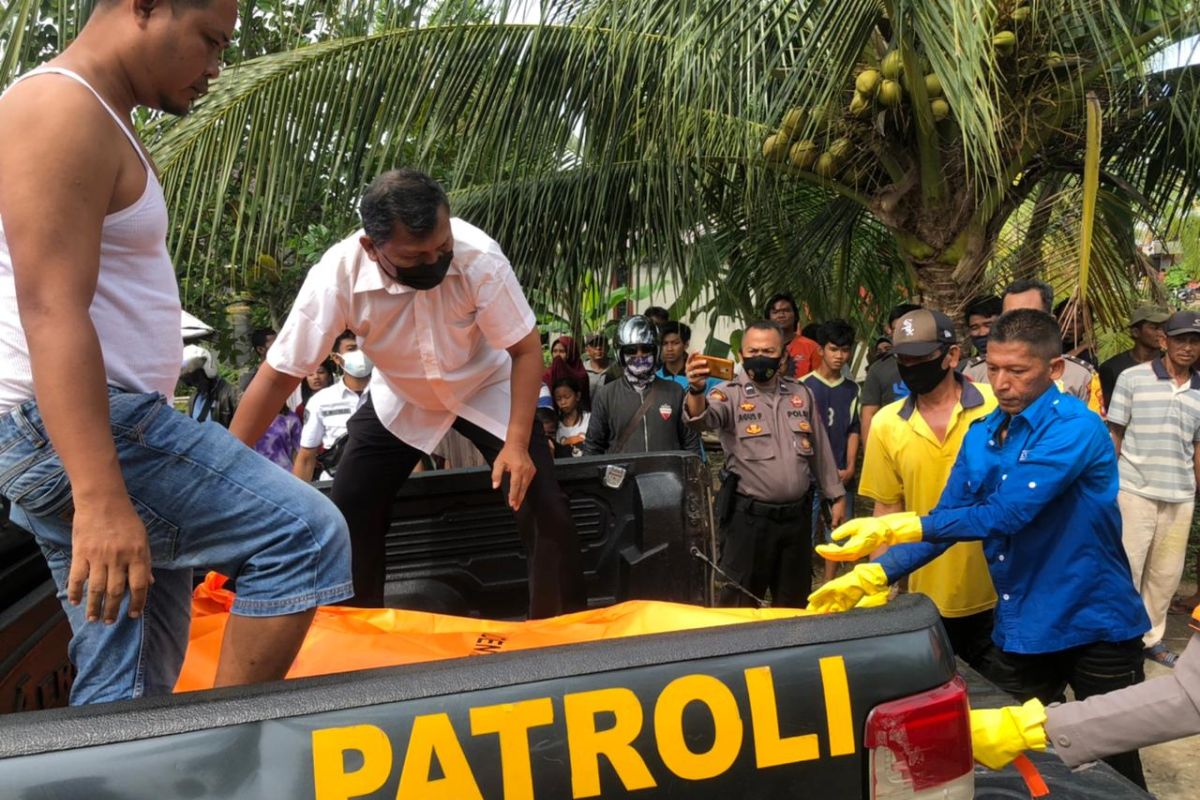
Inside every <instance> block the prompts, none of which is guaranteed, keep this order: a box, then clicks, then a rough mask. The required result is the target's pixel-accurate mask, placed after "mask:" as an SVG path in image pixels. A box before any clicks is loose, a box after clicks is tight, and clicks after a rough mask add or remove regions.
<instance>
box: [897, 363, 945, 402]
mask: <svg viewBox="0 0 1200 800" xmlns="http://www.w3.org/2000/svg"><path fill="white" fill-rule="evenodd" d="M945 360H946V354H945V353H942V354H941V355H939V356H938V357H937V358H935V359H932V360H930V361H922V362H921V363H920V364H913V365H912V366H908V365H906V364H904V363H902V362H900V361H897V362H896V366H897V367H899V368H900V380H902V381H904V385H905V386H907V387H908V390H909V391H910V392H912V393H913V394H917V395H921V394H929V393H930V392H932V391H933V390H934V389H936V388H937V387H938V384H940V383H941V382H942V380H943V379H944V378H945V377H946V373H947V372H949V371H950V368H949V367H943V366H942V362H943V361H945Z"/></svg>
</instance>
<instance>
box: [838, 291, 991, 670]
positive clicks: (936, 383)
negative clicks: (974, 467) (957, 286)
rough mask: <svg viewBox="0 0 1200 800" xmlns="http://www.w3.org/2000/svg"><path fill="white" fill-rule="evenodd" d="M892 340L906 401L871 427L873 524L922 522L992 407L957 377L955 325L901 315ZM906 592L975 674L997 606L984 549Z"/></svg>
mask: <svg viewBox="0 0 1200 800" xmlns="http://www.w3.org/2000/svg"><path fill="white" fill-rule="evenodd" d="M892 339H893V342H894V346H893V352H895V353H896V356H895V358H896V359H897V366H898V367H899V369H900V376H901V377H902V378H903V379H904V383H905V384H906V385H907V386H908V388H909V389H910V390H911V392H912V394H910V395H909V396H908V397H907V398H905V399H903V400H897V401H896V402H894V403H891V404H890V405H887V406H884V407H883V408H882V409H880V410H879V412H878V413H877V414H876V415H875V418H874V419H873V420H872V422H871V432H870V436H869V438H868V439H867V451H866V456H865V460H864V462H863V471H862V479H861V482H860V484H859V492H860V493H862V494H863V495H865V496H867V497H870V498H871V499H872V500H874V501H875V516H877V517H878V516H882V515H884V514H891V513H894V512H897V511H912V512H914V513H917V514H926V513H928V512H929V511H930V510H931V509H932V508H933V507H934V506H936V505H937V502H938V498H939V497H941V494H942V489H943V488H945V486H946V480H947V479H948V478H949V476H950V469H951V468H952V467H953V466H954V461H955V459H956V458H957V457H958V449H959V446H960V445H961V444H962V440H963V436H964V435H965V434H966V432H967V428H968V427H970V425H971V423H972V422H974V421H975V420H977V419H980V418H982V417H985V416H987V415H988V414H989V413H991V411H992V410H993V409H994V408H995V407H996V398H995V396H994V395H993V394H992V391H991V387H989V386H987V385H986V384H975V383H972V382H970V381H969V380H966V379H964V378H963V377H962V376H960V375H959V374H958V373H957V371H956V369H955V367H957V366H958V361H959V358H960V357H961V352H960V350H959V347H958V345H957V344H956V343H955V342H956V339H955V335H954V323H953V322H951V321H950V319H949V318H948V317H946V316H945V315H944V314H942V313H941V312H938V311H930V310H928V309H921V310H919V311H912V312H910V313H908V314H906V315H905V316H903V317H901V318H900V319H898V320H897V321H896V324H895V325H894V328H893V334H892ZM908 588H909V591H913V592H921V593H922V594H925V595H928V596H929V598H930V599H931V600H933V602H934V604H935V605H936V606H937V607H938V611H939V613H940V614H941V615H942V623H943V625H945V627H946V632H947V633H948V634H949V635H950V643H951V645H952V646H953V647H954V652H955V653H956V654H957V655H959V656H961V657H962V658H963V660H965V661H966V662H967V663H969V664H972V665H973V666H974V665H975V664H976V663H977V662H978V660H979V659H980V657H981V656H982V655H983V653H985V652H986V651H987V650H988V648H989V646H990V644H991V636H992V609H993V608H994V607H995V605H996V592H995V590H994V589H993V588H992V579H991V575H990V574H989V572H988V566H987V561H986V560H985V559H984V556H983V545H982V544H981V543H979V542H962V543H959V544H956V545H954V546H953V547H951V548H950V549H949V550H947V551H946V552H945V553H943V554H942V555H941V556H939V557H938V558H936V559H935V560H933V561H932V562H930V563H929V564H928V565H926V566H924V567H922V568H920V569H918V570H916V571H915V572H913V573H912V574H910V575H909V577H908Z"/></svg>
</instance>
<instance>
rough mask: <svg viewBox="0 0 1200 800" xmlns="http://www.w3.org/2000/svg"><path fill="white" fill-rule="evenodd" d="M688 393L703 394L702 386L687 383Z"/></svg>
mask: <svg viewBox="0 0 1200 800" xmlns="http://www.w3.org/2000/svg"><path fill="white" fill-rule="evenodd" d="M688 394H704V387H701V388H699V389H697V388H696V387H695V386H692V385H690V384H689V385H688Z"/></svg>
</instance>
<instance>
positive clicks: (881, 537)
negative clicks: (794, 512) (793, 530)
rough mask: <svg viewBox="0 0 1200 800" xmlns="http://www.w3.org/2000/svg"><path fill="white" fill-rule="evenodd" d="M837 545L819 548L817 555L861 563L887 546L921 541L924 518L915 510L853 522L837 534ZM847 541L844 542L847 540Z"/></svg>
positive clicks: (835, 536)
mask: <svg viewBox="0 0 1200 800" xmlns="http://www.w3.org/2000/svg"><path fill="white" fill-rule="evenodd" d="M833 540H834V541H835V542H843V543H842V545H841V546H840V547H839V546H838V545H833V544H822V545H817V553H818V554H819V555H820V556H821V557H822V558H827V559H829V560H830V561H857V560H859V559H860V558H864V557H866V556H869V555H870V554H871V553H873V552H874V551H875V550H878V549H879V548H880V547H883V546H884V545H888V546H890V545H893V544H906V543H908V542H919V541H921V518H920V517H919V516H917V515H916V514H914V513H913V512H911V511H901V512H899V513H896V514H884V515H883V516H882V517H860V518H859V519H852V520H850V521H849V522H847V523H846V524H845V525H842V526H841V527H840V528H838V529H837V530H835V531H834V532H833ZM843 540H844V541H843Z"/></svg>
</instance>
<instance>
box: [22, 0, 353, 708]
mask: <svg viewBox="0 0 1200 800" xmlns="http://www.w3.org/2000/svg"><path fill="white" fill-rule="evenodd" d="M236 19H237V0H99V2H98V3H97V5H96V8H95V10H94V12H93V14H92V16H91V18H90V19H89V21H88V23H87V24H86V26H85V27H84V29H83V31H82V32H81V33H80V36H79V38H78V39H77V40H76V41H75V42H74V43H72V45H71V46H70V47H69V48H67V50H66V51H65V52H64V53H62V54H61V55H60V56H59V57H57V58H55V59H54V60H53V61H51V62H50V63H49V64H48V65H46V66H45V67H42V68H39V69H37V70H34V71H33V72H31V73H29V74H27V75H25V76H22V78H20V79H18V81H17V82H16V83H14V84H13V85H12V86H10V87H9V88H8V90H7V91H6V92H5V94H4V95H3V96H2V97H0V494H3V495H4V496H5V497H6V498H7V499H8V500H9V501H10V502H11V503H12V511H11V519H12V521H13V522H14V523H16V524H17V525H20V526H21V527H24V528H26V529H27V530H29V531H31V532H32V533H33V534H34V536H35V537H36V538H37V540H38V543H39V544H40V546H41V548H42V551H43V553H45V555H46V558H47V561H48V562H49V565H50V568H51V571H52V573H53V574H54V577H55V580H56V581H57V583H58V586H59V590H60V596H64V595H65V598H66V599H65V601H64V603H63V607H64V609H65V610H66V613H67V617H68V619H69V621H70V623H71V626H72V630H73V633H74V638H73V640H72V658H73V659H74V661H75V662H76V666H77V668H78V676H77V678H76V680H75V684H74V686H73V688H72V694H71V701H72V703H75V704H79V703H89V702H100V701H108V700H118V699H122V698H128V697H138V696H141V695H147V694H156V693H166V692H170V691H171V689H172V688H173V686H174V682H175V678H176V677H177V675H178V671H179V667H180V665H181V663H182V658H183V653H184V651H185V649H186V645H187V632H188V619H189V612H190V593H191V585H192V572H193V569H200V568H213V569H219V570H221V571H223V572H225V573H226V574H229V575H231V576H235V577H236V578H237V590H238V601H237V603H236V604H235V605H234V607H233V611H234V617H233V619H232V620H231V622H230V625H229V627H228V628H227V630H226V632H225V638H224V646H223V648H222V653H221V659H220V665H219V667H218V670H217V675H216V682H217V683H218V684H219V685H229V684H238V683H249V682H254V681H260V680H267V679H276V678H281V677H283V675H284V674H285V673H286V671H287V669H288V668H289V666H290V664H291V662H292V659H293V658H294V656H295V653H296V652H297V650H298V648H299V645H300V643H301V641H302V640H303V637H304V634H305V632H306V631H307V629H308V625H309V622H310V621H311V618H312V614H313V612H314V610H315V606H316V605H317V604H318V603H322V602H335V601H337V600H341V599H344V598H346V597H348V596H349V595H350V593H351V592H350V578H349V552H348V550H349V547H348V536H347V532H346V528H345V523H344V520H342V519H341V517H340V515H338V514H337V511H336V509H335V508H334V507H333V505H332V504H331V503H329V502H328V501H326V500H325V499H324V498H322V497H321V496H320V495H319V494H317V493H316V492H315V491H311V490H310V489H308V487H305V486H303V485H301V484H299V483H298V482H296V481H295V480H294V479H292V478H291V477H290V476H288V475H284V474H280V475H274V474H273V473H282V470H278V469H274V468H273V467H271V466H268V465H267V464H268V462H266V460H265V459H262V458H261V457H260V456H258V455H257V454H253V453H252V452H251V451H249V450H247V449H246V448H245V447H243V446H242V445H241V444H239V443H238V442H237V441H236V440H235V439H233V437H231V436H229V435H228V433H227V432H225V431H224V430H223V429H221V428H220V427H219V426H217V425H215V424H212V423H205V424H202V423H198V422H196V421H195V420H191V419H188V418H187V417H185V416H183V415H181V414H176V413H174V412H172V411H171V410H170V408H169V407H168V406H167V405H166V404H165V402H164V398H163V396H164V395H167V396H169V395H170V394H171V393H172V390H173V387H174V384H175V380H176V378H177V377H178V374H179V369H180V360H181V354H182V342H181V341H180V333H179V331H180V327H179V326H180V306H179V293H178V288H177V286H176V283H175V274H174V269H173V267H172V265H171V262H170V259H169V257H168V254H167V250H166V243H165V239H166V233H167V214H166V207H165V203H164V200H163V191H162V187H161V186H160V184H159V182H158V179H157V176H156V175H155V173H154V169H153V165H152V164H151V163H150V161H149V158H148V157H147V155H146V153H145V150H144V148H143V147H142V146H141V143H140V142H139V141H138V140H137V138H136V137H135V136H134V135H133V133H132V123H131V120H130V115H131V112H132V110H133V108H134V107H135V106H138V105H142V106H147V107H150V108H153V109H159V110H162V111H166V112H168V113H172V114H185V113H187V111H188V110H189V108H190V106H191V104H192V103H193V102H194V101H195V100H196V98H198V97H200V96H201V95H203V94H204V92H205V91H206V90H207V87H208V83H209V81H210V80H212V79H214V78H216V76H217V74H218V72H219V63H220V61H219V59H220V57H221V53H222V51H223V50H224V49H225V48H226V47H227V46H228V44H229V39H230V37H231V36H232V35H233V31H234V25H235V23H236ZM280 526H282V527H280ZM264 576H270V577H269V578H266V577H264Z"/></svg>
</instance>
